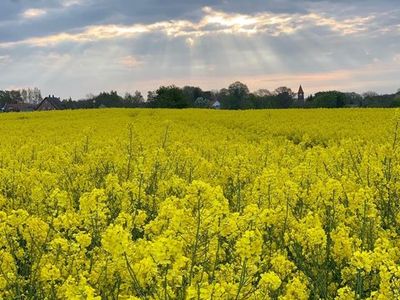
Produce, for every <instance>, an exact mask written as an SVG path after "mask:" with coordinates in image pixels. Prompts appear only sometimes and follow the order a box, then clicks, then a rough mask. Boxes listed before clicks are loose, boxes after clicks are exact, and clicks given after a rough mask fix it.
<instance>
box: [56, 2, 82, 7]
mask: <svg viewBox="0 0 400 300" xmlns="http://www.w3.org/2000/svg"><path fill="white" fill-rule="evenodd" d="M83 2H84V0H63V1H62V3H61V5H62V6H63V7H70V6H74V5H81V4H82V3H83Z"/></svg>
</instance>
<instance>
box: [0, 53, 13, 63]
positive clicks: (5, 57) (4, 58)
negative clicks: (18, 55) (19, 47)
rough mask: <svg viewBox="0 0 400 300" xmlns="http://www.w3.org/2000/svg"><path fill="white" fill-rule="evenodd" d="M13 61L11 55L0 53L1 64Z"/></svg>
mask: <svg viewBox="0 0 400 300" xmlns="http://www.w3.org/2000/svg"><path fill="white" fill-rule="evenodd" d="M10 61H11V57H10V56H9V55H0V65H4V64H7V63H9V62H10Z"/></svg>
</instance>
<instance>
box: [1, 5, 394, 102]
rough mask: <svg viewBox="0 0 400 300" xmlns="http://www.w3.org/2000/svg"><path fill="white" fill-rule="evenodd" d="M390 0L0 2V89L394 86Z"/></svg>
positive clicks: (72, 92) (381, 89) (73, 93)
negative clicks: (237, 82) (244, 84)
mask: <svg viewBox="0 0 400 300" xmlns="http://www.w3.org/2000/svg"><path fill="white" fill-rule="evenodd" d="M399 4H400V3H399V0H336V1H333V0H325V1H322V0H248V1H243V0H205V1H197V0H192V1H189V0H168V1H166V0H1V1H0V90H4V89H20V88H28V87H39V88H40V89H41V90H42V94H43V95H48V94H52V95H53V94H54V95H56V96H59V97H61V98H63V99H65V98H69V97H72V98H73V99H82V98H85V97H86V96H87V95H88V94H97V93H99V92H101V91H110V90H116V91H118V92H119V93H121V94H122V95H123V94H124V93H125V92H130V93H133V92H134V91H135V90H140V91H141V92H142V93H144V94H145V93H147V91H149V90H155V89H157V87H159V86H160V85H169V84H175V85H177V86H181V87H182V86H185V85H193V86H200V87H201V88H203V89H205V90H213V89H220V88H224V87H227V86H228V85H229V84H230V83H232V82H234V81H241V82H244V83H246V84H247V85H248V86H249V88H250V90H253V91H254V90H257V89H261V88H262V89H269V90H274V89H275V88H277V87H279V86H288V87H290V88H292V89H293V90H297V88H298V86H299V85H300V84H302V85H303V87H304V90H305V93H306V94H311V93H315V92H316V91H325V90H341V91H355V92H360V93H361V92H364V91H370V90H371V91H376V92H378V93H393V92H396V91H397V90H398V89H399V88H400V79H399V78H400V5H399Z"/></svg>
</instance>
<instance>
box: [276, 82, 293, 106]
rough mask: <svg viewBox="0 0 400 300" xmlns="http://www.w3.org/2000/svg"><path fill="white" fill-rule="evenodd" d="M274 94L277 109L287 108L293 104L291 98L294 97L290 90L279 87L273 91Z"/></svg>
mask: <svg viewBox="0 0 400 300" xmlns="http://www.w3.org/2000/svg"><path fill="white" fill-rule="evenodd" d="M274 94H275V96H276V100H277V102H278V107H279V108H288V107H290V106H291V105H292V104H293V97H294V96H295V95H296V94H295V93H294V92H293V91H292V90H291V89H290V88H288V87H286V86H281V87H278V88H276V89H275V91H274Z"/></svg>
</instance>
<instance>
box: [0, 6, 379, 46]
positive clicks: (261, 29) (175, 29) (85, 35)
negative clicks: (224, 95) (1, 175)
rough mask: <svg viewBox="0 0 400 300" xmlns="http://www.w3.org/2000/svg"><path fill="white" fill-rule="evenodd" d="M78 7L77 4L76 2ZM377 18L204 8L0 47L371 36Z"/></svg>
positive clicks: (87, 28)
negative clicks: (158, 38) (152, 37)
mask: <svg viewBox="0 0 400 300" xmlns="http://www.w3.org/2000/svg"><path fill="white" fill-rule="evenodd" d="M74 3H75V1H74ZM29 11H30V12H29V14H28V15H30V16H31V17H34V16H39V15H40V14H43V12H45V11H42V10H29ZM374 19H375V17H374V16H360V17H351V18H347V19H346V18H344V19H338V18H333V17H328V16H325V15H324V14H322V13H316V12H312V13H308V14H287V13H272V12H263V13H257V14H239V13H227V12H223V11H218V10H214V9H213V8H211V7H205V8H203V17H202V18H201V19H200V20H199V21H198V22H194V21H189V20H184V19H179V20H171V21H162V22H155V23H150V24H131V25H120V24H108V25H93V26H87V27H84V28H83V29H81V30H80V31H78V32H74V33H68V32H61V33H57V34H53V35H47V36H43V37H32V38H27V39H24V40H20V41H14V42H4V43H0V47H3V48H4V47H14V46H18V45H29V46H36V47H45V46H52V45H56V44H58V43H63V42H80V43H83V42H94V41H99V40H106V39H115V38H131V37H134V36H137V35H139V34H144V33H154V32H161V33H164V34H166V35H167V36H171V37H186V38H187V41H188V44H189V45H192V44H193V43H194V39H195V38H197V37H202V36H206V35H211V34H230V35H234V34H245V35H256V34H261V33H262V34H266V35H269V36H273V37H276V36H281V35H291V34H294V33H296V32H297V31H299V30H302V29H304V28H309V27H324V28H328V29H330V30H331V31H332V32H335V33H337V34H339V35H353V34H360V33H363V32H368V30H369V29H370V27H369V25H370V24H371V22H373V21H374Z"/></svg>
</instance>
